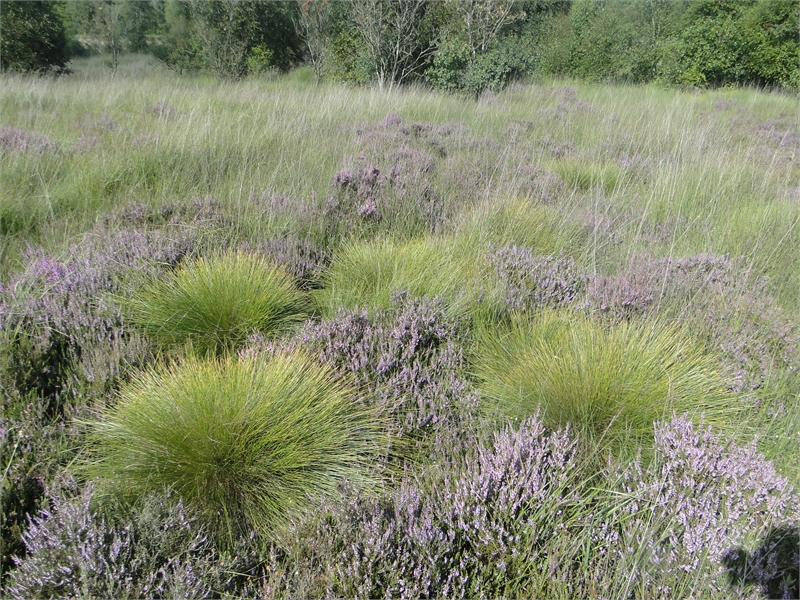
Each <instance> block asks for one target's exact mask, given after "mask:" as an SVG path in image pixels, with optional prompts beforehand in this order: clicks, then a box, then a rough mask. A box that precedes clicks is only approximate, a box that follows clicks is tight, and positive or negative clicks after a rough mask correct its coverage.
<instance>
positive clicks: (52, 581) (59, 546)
mask: <svg viewBox="0 0 800 600" xmlns="http://www.w3.org/2000/svg"><path fill="white" fill-rule="evenodd" d="M91 499H92V487H91V486H88V487H86V488H85V489H84V491H83V492H82V493H81V494H80V495H79V496H78V497H77V498H75V499H73V500H66V499H64V498H63V497H61V496H60V495H58V494H56V495H53V496H52V497H51V500H50V504H49V506H47V507H46V508H44V509H43V510H42V512H41V513H39V514H38V515H36V516H35V517H33V518H32V519H31V523H30V526H29V527H28V530H27V531H26V532H25V533H24V535H23V540H24V543H25V549H26V552H27V556H26V557H25V558H18V559H16V568H15V569H14V570H12V571H11V572H10V573H9V577H8V581H7V583H6V585H5V587H4V588H3V593H4V595H7V596H8V597H9V598H32V597H37V598H38V597H74V596H87V597H92V598H121V597H148V598H171V597H176V596H181V597H185V598H206V597H208V596H209V595H210V594H211V593H212V590H211V586H210V583H212V582H208V581H204V580H203V575H204V574H211V573H213V562H214V550H213V549H212V547H211V544H210V543H209V542H208V541H207V540H206V536H205V534H204V533H203V529H202V528H201V527H198V526H197V525H196V524H195V523H194V522H193V519H192V518H191V517H190V516H189V515H188V514H187V511H186V510H185V508H184V506H183V504H182V503H181V502H180V501H178V502H177V503H176V502H170V501H169V500H168V498H165V497H163V496H157V495H154V496H151V497H149V498H146V499H144V500H143V501H142V502H141V503H140V504H139V505H138V506H136V507H135V508H134V509H132V510H131V511H130V514H129V515H127V517H128V518H127V523H125V524H124V525H123V524H112V523H108V522H106V521H104V520H103V519H102V518H101V517H100V516H98V515H95V514H93V513H92V511H91V510H90V502H91ZM204 572H205V573H204Z"/></svg>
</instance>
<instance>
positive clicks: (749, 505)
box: [606, 417, 800, 598]
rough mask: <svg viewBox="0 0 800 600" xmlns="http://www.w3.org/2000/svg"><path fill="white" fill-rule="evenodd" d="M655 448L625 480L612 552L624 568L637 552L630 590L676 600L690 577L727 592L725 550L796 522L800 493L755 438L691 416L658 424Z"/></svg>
mask: <svg viewBox="0 0 800 600" xmlns="http://www.w3.org/2000/svg"><path fill="white" fill-rule="evenodd" d="M655 451H656V456H655V459H654V461H653V462H652V463H651V464H650V465H649V466H648V467H647V468H642V467H641V465H640V463H638V462H637V463H634V464H633V465H632V466H631V467H629V468H628V469H627V470H626V471H625V472H624V473H623V474H622V476H621V477H620V479H619V481H620V485H621V487H622V491H623V493H624V496H621V497H620V498H623V500H622V505H621V507H620V508H621V511H620V512H621V513H622V514H620V515H617V516H616V517H615V518H617V519H618V521H617V527H618V529H617V532H618V533H614V534H613V535H612V534H609V536H608V537H607V538H606V539H607V540H608V542H609V546H608V551H609V552H611V553H612V554H616V556H617V560H618V561H619V564H620V565H621V566H622V568H623V569H624V568H625V565H626V561H629V560H631V558H632V557H633V555H638V557H637V560H636V562H635V564H634V565H631V567H635V568H630V570H629V571H628V572H627V573H625V574H624V575H623V576H624V577H625V578H626V579H628V581H627V582H626V586H628V588H630V587H634V588H643V589H648V590H653V591H654V593H653V597H660V598H673V597H676V595H678V596H680V595H681V594H682V593H684V592H685V589H686V585H687V584H686V580H688V581H689V582H693V583H694V584H695V585H697V584H702V585H703V586H704V588H706V589H707V590H708V591H709V592H712V593H716V594H719V595H721V596H722V597H724V594H725V593H726V591H728V592H729V590H727V586H728V580H727V577H726V571H725V568H724V566H725V565H724V562H726V561H725V557H726V555H728V553H729V552H730V551H731V550H732V549H734V547H735V546H739V545H751V544H752V543H753V542H756V541H757V539H758V537H759V536H760V535H762V534H763V533H764V532H765V531H766V530H767V529H768V528H769V527H771V526H774V525H777V524H780V523H785V522H787V521H788V522H797V520H798V519H800V497H799V496H798V494H797V492H796V491H795V490H794V489H793V488H792V487H791V486H790V485H789V483H788V482H787V480H786V479H785V478H783V477H781V476H780V475H778V473H777V472H776V471H775V468H774V467H773V466H772V464H771V463H770V462H768V461H766V460H765V459H764V457H763V456H761V455H760V454H759V453H758V452H757V450H756V447H755V443H754V442H753V443H751V444H748V445H746V446H737V445H736V444H734V443H731V442H730V441H728V440H726V439H725V438H723V437H721V436H720V435H718V434H715V433H714V432H712V431H711V430H710V429H708V428H705V427H703V426H695V425H694V424H693V423H692V422H691V421H690V420H689V419H687V418H686V417H676V418H674V419H673V420H672V421H669V422H666V423H659V424H656V427H655ZM623 515H624V516H623ZM617 535H618V536H619V537H617ZM728 560H729V559H728ZM619 589H623V588H619ZM689 589H692V588H689ZM656 590H657V591H658V593H655V591H656Z"/></svg>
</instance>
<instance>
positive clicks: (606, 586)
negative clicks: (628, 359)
mask: <svg viewBox="0 0 800 600" xmlns="http://www.w3.org/2000/svg"><path fill="white" fill-rule="evenodd" d="M654 431H655V433H654V446H655V447H654V452H653V454H654V457H653V460H652V461H651V462H650V463H649V464H648V465H647V466H643V465H642V463H641V461H638V460H635V461H633V462H632V463H631V462H629V461H627V460H626V461H624V463H615V464H612V465H611V466H610V467H609V468H607V469H604V470H603V471H602V472H600V473H597V474H596V475H597V476H594V477H593V476H592V474H591V473H588V472H587V470H586V468H585V467H586V466H587V465H585V464H583V463H582V458H585V457H582V455H581V453H580V452H579V449H578V448H576V445H575V443H576V440H575V437H574V436H573V435H570V434H569V433H567V432H563V431H561V432H555V433H554V432H548V431H546V430H545V428H544V427H543V425H542V422H541V419H539V418H538V417H535V416H534V417H532V418H530V419H527V420H525V421H524V422H523V423H521V424H520V426H519V428H517V429H514V428H512V427H507V428H505V429H504V430H503V431H501V432H499V433H497V434H495V436H494V439H493V440H491V441H490V443H488V444H484V443H482V440H481V439H480V438H479V437H478V436H476V435H475V434H474V432H472V433H466V432H465V433H464V436H465V438H466V439H468V440H469V444H468V445H469V448H470V449H469V450H468V451H467V452H466V454H463V455H460V454H457V453H451V454H450V455H449V457H450V458H449V460H444V461H442V462H440V463H437V464H436V465H435V467H433V468H430V467H429V468H425V469H418V470H415V471H412V472H411V473H408V474H407V476H406V477H405V478H404V479H403V481H402V482H401V483H400V485H399V486H397V487H395V488H393V489H391V490H386V493H385V494H383V495H381V496H380V497H371V498H364V497H357V496H356V495H355V494H352V495H348V496H347V497H346V499H345V501H343V502H338V503H336V504H331V505H329V506H328V507H327V508H326V510H324V511H322V512H315V513H313V514H309V515H307V517H306V518H305V519H302V520H298V521H296V522H295V523H296V524H295V526H294V527H293V528H292V530H291V535H287V537H286V538H285V539H284V540H283V544H284V545H283V546H282V548H283V551H282V552H277V553H275V554H274V555H273V556H272V557H271V559H270V563H269V565H270V569H269V570H270V572H271V573H274V574H275V578H274V579H273V581H272V582H271V584H272V586H273V587H272V588H271V592H272V593H273V594H274V595H278V594H279V593H280V592H283V593H284V594H285V596H286V597H297V596H304V597H331V596H333V597H341V596H346V597H363V598H376V597H386V598H389V597H391V598H419V597H424V598H430V597H448V598H451V597H452V598H463V597H468V598H497V597H514V598H516V597H525V598H577V597H580V598H591V597H602V598H659V599H664V600H668V599H671V598H678V597H689V596H701V597H703V598H715V599H719V600H722V599H727V598H731V597H736V598H743V597H754V596H752V595H748V593H747V592H748V590H747V588H746V585H747V583H748V582H749V581H754V582H758V583H759V584H760V585H761V586H762V588H764V589H765V592H766V589H770V590H780V591H779V593H778V595H770V596H768V597H789V598H791V597H794V596H792V595H790V594H791V590H792V588H791V585H792V577H793V575H792V571H793V570H794V569H793V568H792V566H791V565H792V563H791V562H790V561H791V559H792V558H793V556H796V541H797V537H796V527H794V528H792V527H791V526H786V524H787V523H789V524H791V523H793V522H796V521H797V519H798V518H799V517H800V513H799V512H798V506H800V505H798V504H797V499H798V495H797V492H796V491H795V490H793V489H792V487H791V486H790V485H789V484H788V482H787V480H786V479H784V478H782V477H780V476H779V475H778V474H777V473H776V471H775V469H774V467H773V466H772V464H771V463H770V462H768V461H766V460H764V458H763V457H762V456H760V455H759V454H758V453H757V452H756V450H755V446H754V444H748V445H745V446H738V445H736V444H733V443H731V442H730V441H729V440H727V439H726V438H725V436H724V435H720V434H719V433H715V432H713V431H711V430H710V429H709V428H707V427H704V426H703V427H697V426H695V425H694V424H693V423H692V422H691V421H690V420H688V419H687V418H685V417H676V418H672V419H671V420H669V421H666V422H661V423H657V424H656V425H655V427H654ZM781 525H783V527H778V526H781ZM768 532H769V533H768ZM765 534H767V539H766V540H765V541H764V542H763V543H762V544H761V545H760V546H759V547H758V548H757V549H756V550H755V551H753V550H752V549H753V547H754V546H756V544H758V543H759V541H760V539H759V538H761V537H762V536H764V535H765ZM792 534H794V537H792ZM776 538H777V539H776ZM787 538H788V539H787ZM792 541H794V547H792V546H791V545H790V544H791V542H792ZM776 546H779V547H777V548H776ZM748 551H750V552H752V554H750V553H749V552H748ZM781 551H782V552H784V553H785V554H783V555H781V554H779V552H781ZM748 554H749V556H748ZM743 555H744V562H745V564H742V562H743V561H742V558H743ZM794 564H796V563H794ZM794 571H795V573H796V570H794ZM729 576H730V581H729ZM795 577H796V575H795ZM768 586H769V587H768ZM787 592H789V595H786V594H787ZM772 593H773V594H774V592H772ZM782 594H783V595H782Z"/></svg>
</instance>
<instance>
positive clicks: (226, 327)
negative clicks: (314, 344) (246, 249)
mask: <svg viewBox="0 0 800 600" xmlns="http://www.w3.org/2000/svg"><path fill="white" fill-rule="evenodd" d="M124 303H125V304H126V305H127V308H128V312H129V313H130V315H131V318H132V320H133V322H134V323H135V324H136V325H138V326H139V328H140V329H141V330H142V331H143V332H145V333H146V334H147V335H148V336H150V337H151V338H152V339H153V340H155V341H157V342H158V343H160V344H161V345H163V346H170V345H176V344H183V343H186V342H189V343H191V345H192V349H193V350H194V351H196V352H198V353H199V354H221V353H223V352H225V351H230V350H235V349H237V348H239V347H241V346H242V345H243V344H244V342H245V341H246V340H247V338H248V336H250V335H251V334H253V333H256V332H260V333H265V334H272V333H275V332H277V331H281V330H283V329H285V327H286V326H287V325H288V324H290V323H292V322H294V321H298V320H300V319H301V318H302V317H303V316H304V315H305V314H306V313H307V311H308V310H309V308H310V306H309V304H308V302H307V300H306V296H305V295H304V294H303V293H302V292H301V291H300V290H298V289H297V288H296V287H295V285H294V282H293V281H292V279H291V277H289V276H288V275H286V274H285V273H283V272H282V271H280V270H279V269H277V268H275V267H274V266H272V265H270V264H269V263H267V262H266V261H265V260H264V259H262V258H259V257H257V256H254V255H251V254H245V253H243V252H237V253H226V254H220V255H216V256H213V257H210V258H199V259H197V260H195V261H193V262H191V263H189V264H186V265H183V266H182V267H180V268H179V269H178V270H177V271H176V272H174V273H172V274H170V275H169V276H166V277H164V278H162V279H154V280H152V281H151V282H149V283H148V284H146V285H145V286H144V287H143V288H142V289H141V290H140V291H139V292H138V293H136V294H135V296H134V298H132V299H131V300H128V301H125V302H124Z"/></svg>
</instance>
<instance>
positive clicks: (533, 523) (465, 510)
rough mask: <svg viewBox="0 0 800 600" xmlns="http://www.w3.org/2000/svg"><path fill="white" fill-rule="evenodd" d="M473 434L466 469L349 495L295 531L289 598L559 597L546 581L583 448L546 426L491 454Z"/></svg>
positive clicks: (524, 430) (456, 459) (526, 430)
mask: <svg viewBox="0 0 800 600" xmlns="http://www.w3.org/2000/svg"><path fill="white" fill-rule="evenodd" d="M465 435H466V436H467V437H469V439H470V442H471V449H470V451H469V453H468V456H466V457H464V458H465V460H463V461H461V460H460V458H462V457H460V456H453V455H451V459H450V461H447V462H446V463H445V464H439V465H437V467H436V468H433V469H430V470H429V471H426V472H424V473H416V474H411V475H409V476H408V477H406V478H404V480H403V481H402V482H401V484H400V485H399V486H397V487H396V488H394V489H393V490H389V491H387V493H386V494H385V495H383V496H382V497H381V498H364V497H360V498H359V497H357V496H355V495H354V494H353V495H349V496H348V497H347V501H346V502H342V503H339V504H338V505H331V506H330V507H329V508H328V510H327V511H326V512H324V513H322V514H321V515H312V516H311V518H310V519H309V520H307V521H306V522H305V523H304V524H301V525H305V529H302V528H296V530H295V532H294V533H295V536H296V537H293V538H292V542H294V543H293V544H292V547H290V548H289V552H290V556H292V557H295V556H298V557H301V558H300V560H299V561H298V564H293V565H292V566H293V568H292V571H291V572H287V573H285V575H284V581H283V582H282V583H283V585H284V586H285V587H286V588H287V592H288V595H290V596H291V595H292V593H293V591H294V589H295V588H296V587H299V585H302V583H301V582H300V581H299V580H300V579H305V580H312V581H313V582H314V584H316V588H311V589H310V590H308V592H307V594H306V595H310V596H316V597H323V596H325V597H329V596H334V597H348V598H500V597H551V596H549V595H548V594H547V593H541V594H537V593H536V592H537V587H536V584H537V583H538V584H540V585H541V584H543V583H544V585H545V586H547V582H548V581H549V580H550V573H549V572H548V568H547V567H548V564H549V563H550V562H551V558H550V557H549V556H548V551H552V549H553V546H554V544H553V541H554V540H557V539H559V536H560V533H561V532H562V531H563V529H562V527H563V521H561V520H559V518H558V517H559V516H561V517H562V518H564V519H565V518H566V517H565V513H566V512H568V511H569V507H570V506H571V505H573V504H574V503H575V501H577V500H578V494H577V489H578V483H579V477H580V469H579V468H577V463H576V457H575V445H574V443H573V442H572V440H571V439H570V437H569V436H568V435H567V434H565V433H564V432H559V433H554V434H548V433H545V431H544V428H543V426H542V424H541V421H540V420H538V419H536V418H533V419H530V420H528V421H526V422H525V423H523V424H522V426H521V427H520V428H519V430H518V431H514V430H511V429H506V430H505V431H502V432H500V433H498V434H497V435H495V437H494V440H493V443H491V442H492V441H490V443H489V445H488V446H489V447H484V446H483V445H481V444H480V443H477V439H476V437H475V436H474V433H465ZM558 558H562V557H561V556H559V557H558ZM567 564H569V562H568V561H567ZM319 565H324V567H325V569H324V570H321V569H320V568H319ZM276 566H277V567H280V566H281V565H276ZM309 571H310V573H309ZM304 576H305V577H304ZM532 580H536V582H535V583H534V581H532ZM303 583H304V582H303ZM539 589H540V590H541V591H543V592H544V591H546V589H547V587H544V589H542V588H539Z"/></svg>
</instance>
